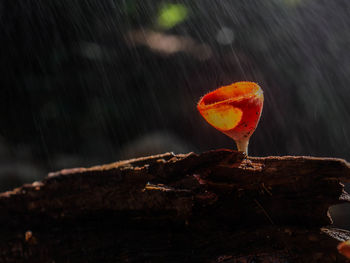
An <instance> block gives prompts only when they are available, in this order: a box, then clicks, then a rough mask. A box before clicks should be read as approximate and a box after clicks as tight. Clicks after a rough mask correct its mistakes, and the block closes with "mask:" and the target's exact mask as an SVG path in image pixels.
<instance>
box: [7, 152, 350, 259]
mask: <svg viewBox="0 0 350 263" xmlns="http://www.w3.org/2000/svg"><path fill="white" fill-rule="evenodd" d="M349 181H350V165H349V163H347V162H346V161H344V160H341V159H334V158H315V157H303V156H300V157H295V156H285V157H265V158H261V157H246V156H245V155H244V154H243V153H241V152H237V151H230V150H216V151H210V152H205V153H202V154H199V155H198V154H195V153H189V154H182V155H181V154H180V155H174V154H172V153H166V154H162V155H156V156H149V157H144V158H139V159H132V160H127V161H120V162H116V163H112V164H108V165H102V166H95V167H91V168H76V169H67V170H62V171H60V172H56V173H51V174H49V175H48V177H47V178H45V179H44V180H43V181H41V182H34V183H33V184H30V185H24V186H22V187H20V188H17V189H14V190H13V191H9V192H5V193H2V194H0V230H1V235H0V262H346V260H345V258H344V257H343V256H341V255H339V254H338V253H337V250H336V246H337V243H338V241H339V240H346V239H350V235H349V233H348V232H347V231H344V230H337V229H333V228H332V227H331V226H330V225H331V219H330V217H329V216H328V208H329V207H330V206H331V205H335V204H339V203H342V202H347V201H349V195H348V194H347V193H346V192H345V190H344V187H343V184H342V183H341V182H349ZM337 240H338V241H337Z"/></svg>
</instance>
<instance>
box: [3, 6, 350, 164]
mask: <svg viewBox="0 0 350 263" xmlns="http://www.w3.org/2000/svg"><path fill="white" fill-rule="evenodd" d="M291 3H292V2H291V1H287V0H283V1H282V0H269V1H261V0H234V1H231V0H230V1H229V0H223V1H211V0H196V1H195V0H183V1H167V2H163V1H153V0H150V1H137V0H124V1H116V0H113V1H97V0H89V1H79V0H52V1H44V0H35V1H34V0H27V1H21V2H19V1H10V0H7V1H3V2H2V3H1V9H0V12H1V13H0V23H1V26H0V29H1V36H2V41H1V42H0V45H1V51H2V56H1V58H2V59H1V62H0V69H1V72H2V76H3V77H2V79H1V87H2V95H1V96H0V107H1V110H0V118H1V120H2V124H1V128H0V135H1V136H2V137H4V138H5V139H6V141H7V142H8V143H9V144H11V145H13V147H14V148H15V147H17V146H20V145H30V147H31V149H32V151H33V153H32V154H33V156H34V157H35V158H36V159H37V160H42V161H43V162H44V163H46V164H49V165H51V164H50V163H52V162H53V160H55V158H56V156H57V155H59V154H66V155H77V156H81V157H82V158H83V159H84V160H86V163H89V162H92V161H96V162H97V161H98V162H106V161H108V160H114V159H117V158H119V156H120V155H119V152H120V151H121V150H122V149H123V148H124V147H127V145H128V144H129V143H132V142H133V141H135V140H137V139H138V138H139V137H142V136H143V135H145V134H148V133H152V132H154V131H159V130H160V131H170V132H172V133H173V134H176V135H177V136H178V137H179V138H181V139H182V140H183V141H184V142H185V143H187V144H188V145H189V148H190V149H193V150H197V151H202V150H207V149H211V148H219V147H226V148H230V147H233V142H231V140H230V139H229V138H226V137H224V136H222V135H221V134H219V133H218V132H216V131H215V130H214V129H211V128H210V127H208V125H207V124H206V123H205V122H204V121H203V120H202V119H201V118H200V117H199V115H198V113H197V112H196V109H195V105H196V102H197V101H198V99H199V97H200V96H202V95H203V94H205V93H206V92H208V91H209V90H212V89H214V88H216V87H217V86H219V85H223V84H228V83H231V82H234V81H239V80H245V79H246V80H252V81H257V82H259V83H260V84H261V86H262V87H263V89H264V92H265V98H266V101H265V106H264V107H265V108H264V111H263V115H262V119H261V123H260V125H259V127H258V130H257V131H256V132H255V134H254V136H253V137H252V140H251V147H250V152H251V154H252V155H269V154H271V155H275V154H280V155H283V154H304V155H308V154H310V155H327V156H338V157H344V158H348V159H350V152H349V151H348V148H349V146H350V140H349V138H348V134H349V133H350V125H349V122H348V119H349V117H350V107H349V105H348V101H349V99H350V92H349V89H348V87H349V85H350V83H349V82H350V79H349V78H348V76H349V74H350V60H349V56H348V52H347V47H348V46H349V42H350V35H349V32H348V28H349V26H350V17H349V16H348V14H347V12H348V11H347V10H350V2H349V1H348V0H339V1H326V0H307V1H301V2H299V3H298V2H295V1H294V3H298V5H294V6H293V8H290V4H291ZM155 23H157V24H158V25H159V26H160V27H161V28H162V31H163V32H159V35H156V36H167V38H162V39H166V40H168V41H169V39H170V40H173V43H171V44H174V43H175V44H176V45H175V47H176V48H178V46H179V45H187V46H186V47H187V48H183V49H181V48H178V49H175V51H176V50H179V51H178V52H173V53H171V54H164V53H159V52H156V51H154V50H152V49H150V48H149V47H148V46H147V45H140V44H137V43H136V42H133V43H130V41H128V36H129V34H131V33H133V32H135V31H137V32H141V33H142V34H143V35H144V36H147V34H148V32H150V30H152V29H153V30H155V28H157V27H155ZM223 28H225V30H230V31H227V32H232V35H233V36H234V38H232V39H233V40H232V43H229V44H225V45H222V44H220V43H219V41H218V39H217V35H218V32H223V31H222V29H223ZM142 34H141V35H142ZM162 34H163V35H162ZM151 40H153V41H155V42H156V43H157V44H162V45H164V46H165V48H167V47H169V46H170V45H169V43H167V42H166V41H165V42H164V43H163V42H161V43H160V42H159V41H160V40H159V39H158V38H155V39H154V38H153V39H151ZM164 46H163V48H164ZM203 46H204V47H206V48H207V49H210V51H211V52H210V53H208V54H209V55H208V56H206V57H205V58H204V59H199V58H200V56H193V55H192V54H189V52H188V50H193V49H195V50H196V49H198V48H197V47H203ZM197 52H198V53H201V52H202V50H201V49H198V50H197ZM169 150H171V149H169Z"/></svg>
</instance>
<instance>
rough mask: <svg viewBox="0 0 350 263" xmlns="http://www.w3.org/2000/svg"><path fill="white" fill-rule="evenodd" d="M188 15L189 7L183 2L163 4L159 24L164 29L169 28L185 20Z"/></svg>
mask: <svg viewBox="0 0 350 263" xmlns="http://www.w3.org/2000/svg"><path fill="white" fill-rule="evenodd" d="M187 17H188V9H187V8H186V6H184V5H183V4H163V5H162V6H161V8H160V11H159V16H158V19H157V24H158V26H160V27H161V28H163V29H169V28H172V27H174V26H176V25H177V24H179V23H181V22H183V21H184V20H185V19H186V18H187Z"/></svg>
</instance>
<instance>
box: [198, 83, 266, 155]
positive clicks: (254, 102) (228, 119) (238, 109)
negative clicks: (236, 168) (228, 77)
mask: <svg viewBox="0 0 350 263" xmlns="http://www.w3.org/2000/svg"><path fill="white" fill-rule="evenodd" d="M263 103H264V95H263V91H262V89H261V88H260V87H259V85H258V84H256V83H254V82H248V81H242V82H236V83H233V84H231V85H228V86H223V87H220V88H218V89H217V90H214V91H212V92H210V93H208V94H206V95H205V96H204V97H202V98H201V99H200V101H199V102H198V105H197V109H198V110H199V112H200V114H201V115H202V116H203V117H204V119H205V120H206V121H207V122H208V123H209V124H210V125H212V126H213V127H214V128H216V129H218V130H219V131H221V132H222V133H224V134H226V135H227V136H229V137H231V138H232V139H233V140H235V142H236V144H237V149H238V150H239V151H243V152H245V153H246V154H248V144H249V138H250V136H251V135H252V134H253V132H254V130H255V128H256V126H257V125H258V122H259V119H260V115H261V111H262V108H263Z"/></svg>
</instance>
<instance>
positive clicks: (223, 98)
mask: <svg viewBox="0 0 350 263" xmlns="http://www.w3.org/2000/svg"><path fill="white" fill-rule="evenodd" d="M254 97H257V98H259V97H260V98H261V97H263V91H262V89H261V88H260V86H259V85H258V84H257V83H255V82H250V81H241V82H235V83H233V84H230V85H227V86H222V87H220V88H218V89H216V90H214V91H212V92H209V93H208V94H206V95H204V96H203V97H202V98H201V99H200V100H199V102H198V106H197V107H198V109H199V110H205V109H209V108H212V107H217V106H218V105H220V104H225V103H227V102H234V101H241V100H243V99H248V98H254Z"/></svg>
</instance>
